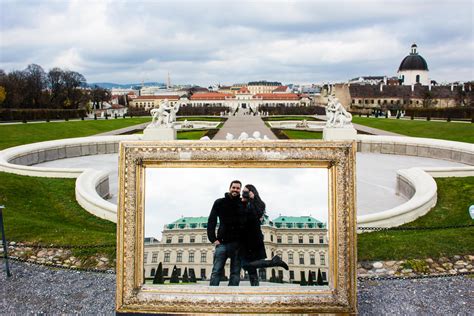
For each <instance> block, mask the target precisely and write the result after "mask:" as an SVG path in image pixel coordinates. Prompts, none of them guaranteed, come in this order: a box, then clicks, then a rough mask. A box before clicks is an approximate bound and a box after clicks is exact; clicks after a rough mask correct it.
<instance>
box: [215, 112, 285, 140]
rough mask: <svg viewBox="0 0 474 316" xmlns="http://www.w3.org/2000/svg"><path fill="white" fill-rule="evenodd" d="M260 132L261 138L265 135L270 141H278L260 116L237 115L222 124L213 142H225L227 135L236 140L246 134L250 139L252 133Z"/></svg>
mask: <svg viewBox="0 0 474 316" xmlns="http://www.w3.org/2000/svg"><path fill="white" fill-rule="evenodd" d="M256 131H258V132H260V135H261V137H262V138H263V135H267V137H268V138H270V139H278V138H277V137H276V136H275V134H273V132H272V131H271V129H270V128H268V127H267V126H266V125H265V123H264V122H263V120H262V119H261V117H260V116H253V115H239V114H237V115H236V116H230V117H229V119H228V120H227V121H226V122H225V123H224V126H222V128H221V129H220V130H219V132H217V134H216V135H215V136H214V138H213V140H225V137H226V135H227V133H230V134H232V135H234V137H235V139H237V138H238V137H239V136H240V134H242V132H245V133H247V134H248V135H249V136H250V137H252V134H253V133H254V132H256Z"/></svg>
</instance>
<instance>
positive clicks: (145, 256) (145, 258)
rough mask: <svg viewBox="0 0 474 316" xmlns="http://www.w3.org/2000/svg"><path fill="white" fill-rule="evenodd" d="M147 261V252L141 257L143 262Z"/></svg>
mask: <svg viewBox="0 0 474 316" xmlns="http://www.w3.org/2000/svg"><path fill="white" fill-rule="evenodd" d="M147 259H148V252H145V254H144V255H143V262H145V263H146V260H147Z"/></svg>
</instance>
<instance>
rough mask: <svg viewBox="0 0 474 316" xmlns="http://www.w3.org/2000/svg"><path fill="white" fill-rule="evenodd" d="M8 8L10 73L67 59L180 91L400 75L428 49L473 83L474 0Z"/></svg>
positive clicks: (445, 69) (93, 71) (6, 4)
mask: <svg viewBox="0 0 474 316" xmlns="http://www.w3.org/2000/svg"><path fill="white" fill-rule="evenodd" d="M1 5H2V9H4V10H1V12H0V20H1V22H0V23H1V24H0V25H1V30H0V39H1V40H0V54H1V60H0V68H4V69H5V70H7V71H9V70H11V69H12V67H14V68H15V69H23V68H25V67H26V66H27V64H28V63H37V64H40V65H42V66H43V67H44V68H45V69H46V68H48V67H53V66H56V65H54V64H53V63H58V62H61V63H64V64H66V65H69V67H77V69H76V70H78V71H81V72H82V73H83V74H84V75H85V76H86V78H87V79H88V81H89V82H93V81H98V80H101V81H102V80H107V81H108V80H110V79H111V77H114V78H113V79H114V80H117V81H118V82H127V81H131V80H132V81H136V80H141V79H142V78H143V77H152V78H150V79H157V80H158V81H162V80H163V78H164V76H165V74H166V73H167V71H170V72H171V73H172V79H174V80H175V82H176V83H197V84H202V85H208V84H211V83H216V82H227V83H232V82H239V81H242V82H246V81H249V80H254V79H257V78H258V79H267V80H279V81H286V82H321V81H338V80H347V79H348V78H352V77H355V76H359V75H389V76H390V75H395V74H396V71H397V68H398V65H399V63H400V61H401V59H402V58H403V57H404V56H405V55H406V54H408V51H409V47H410V45H411V43H412V42H417V44H418V45H419V49H420V53H421V54H422V55H423V56H424V57H425V58H426V59H427V61H428V64H429V66H430V70H431V73H430V76H431V77H433V78H434V79H437V80H438V81H443V80H469V79H472V65H473V55H474V48H473V46H472V45H469V44H468V43H472V42H473V39H474V38H473V16H472V3H471V2H470V1H460V0H458V1H449V2H448V1H434V2H430V3H421V2H413V1H397V2H394V1H337V2H336V1H292V2H288V1H261V2H251V1H238V2H221V1H199V2H196V1H179V2H176V1H158V2H155V1H136V2H126V1H120V2H115V1H105V2H102V1H101V2H97V1H86V2H85V3H84V2H80V1H69V2H63V1H54V2H53V1H47V2H37V1H29V2H16V1H15V2H13V1H5V0H3V1H2V2H1ZM13 17H15V18H13ZM59 66H61V65H59ZM449 69H455V70H456V72H450V71H449ZM108 76H109V77H108ZM436 76H442V77H441V78H436ZM459 76H461V77H462V78H459Z"/></svg>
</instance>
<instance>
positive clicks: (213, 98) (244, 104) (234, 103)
mask: <svg viewBox="0 0 474 316" xmlns="http://www.w3.org/2000/svg"><path fill="white" fill-rule="evenodd" d="M249 87H250V86H249ZM249 87H247V86H242V87H241V88H240V89H239V90H238V91H237V92H235V93H223V92H198V93H194V94H192V95H191V96H188V95H183V96H178V95H147V96H139V97H137V98H135V99H134V100H133V101H131V102H130V107H135V108H137V109H141V110H145V111H149V110H151V109H152V108H153V107H155V106H158V105H159V104H160V102H162V101H163V100H164V99H167V100H168V101H169V102H170V104H171V105H173V104H175V103H176V102H179V103H180V104H181V105H182V106H183V105H184V106H192V107H202V106H224V107H227V108H229V111H231V112H235V111H236V110H237V109H239V108H243V109H251V110H252V111H254V112H257V111H259V107H260V106H275V107H276V106H288V107H290V106H309V105H310V103H311V99H310V98H309V96H308V95H306V94H297V93H281V92H279V91H278V90H277V91H273V92H266V93H252V92H251V91H250V90H249Z"/></svg>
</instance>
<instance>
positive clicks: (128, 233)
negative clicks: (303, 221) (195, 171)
mask: <svg viewBox="0 0 474 316" xmlns="http://www.w3.org/2000/svg"><path fill="white" fill-rule="evenodd" d="M119 152H120V159H119V204H118V222H117V289H116V310H117V311H118V312H130V313H292V314H293V313H318V312H328V313H356V312H357V294H356V290H357V284H356V262H357V258H356V256H357V251H356V209H355V205H356V201H355V199H356V195H355V192H356V191H355V152H356V143H355V142H324V141H314V140H311V141H309V140H308V141H306V140H296V141H295V140H288V141H286V140H285V141H251V140H250V141H162V142H146V141H130V142H122V143H121V144H120V150H119ZM150 167H153V168H160V167H166V168H213V167H221V168H222V167H226V168H248V167H252V168H270V167H271V168H327V169H328V171H329V172H328V175H329V182H328V183H329V189H328V192H329V197H328V198H329V201H328V202H329V217H328V233H329V275H328V279H329V290H318V289H316V288H311V287H300V288H296V289H295V288H289V287H284V286H272V287H259V288H255V287H227V286H220V287H208V286H207V287H202V286H198V287H196V286H186V285H177V286H172V285H170V286H168V285H167V286H162V287H153V286H150V285H144V284H143V282H142V281H143V251H144V246H143V240H144V192H145V180H144V179H145V170H146V168H150ZM309 189H310V188H309Z"/></svg>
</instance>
